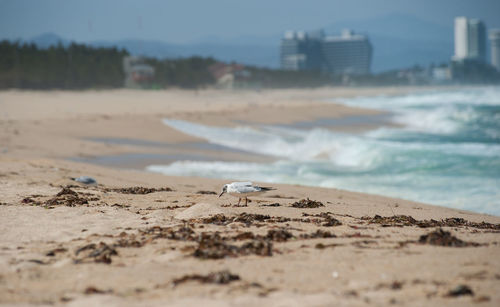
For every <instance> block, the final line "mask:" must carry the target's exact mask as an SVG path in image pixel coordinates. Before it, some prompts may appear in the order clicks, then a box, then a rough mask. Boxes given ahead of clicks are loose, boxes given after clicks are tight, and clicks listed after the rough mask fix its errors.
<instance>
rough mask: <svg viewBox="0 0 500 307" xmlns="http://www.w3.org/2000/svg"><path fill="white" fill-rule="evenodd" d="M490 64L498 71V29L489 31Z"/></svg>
mask: <svg viewBox="0 0 500 307" xmlns="http://www.w3.org/2000/svg"><path fill="white" fill-rule="evenodd" d="M490 41H491V65H493V66H495V68H496V69H497V70H498V71H500V29H494V30H491V31H490Z"/></svg>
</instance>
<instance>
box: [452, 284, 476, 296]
mask: <svg viewBox="0 0 500 307" xmlns="http://www.w3.org/2000/svg"><path fill="white" fill-rule="evenodd" d="M462 295H470V296H473V295H474V291H472V289H471V288H470V287H469V286H467V285H459V286H457V287H456V288H454V289H451V290H450V291H449V292H448V294H447V295H446V296H448V297H457V296H462Z"/></svg>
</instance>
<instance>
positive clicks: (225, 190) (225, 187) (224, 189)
mask: <svg viewBox="0 0 500 307" xmlns="http://www.w3.org/2000/svg"><path fill="white" fill-rule="evenodd" d="M224 193H227V184H225V185H224V186H223V187H222V192H220V194H219V197H221V196H222V194H224Z"/></svg>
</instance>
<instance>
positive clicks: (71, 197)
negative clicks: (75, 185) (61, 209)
mask: <svg viewBox="0 0 500 307" xmlns="http://www.w3.org/2000/svg"><path fill="white" fill-rule="evenodd" d="M99 199H100V198H99V197H97V196H96V195H93V194H89V193H78V192H75V191H74V190H71V189H70V188H68V187H64V188H63V189H62V190H61V191H60V192H59V193H57V194H56V195H55V196H54V197H52V198H50V199H48V200H46V201H45V202H43V203H42V204H43V206H45V207H46V208H54V207H55V206H68V207H76V206H81V205H87V204H88V203H89V202H90V201H97V200H99ZM23 201H24V200H23Z"/></svg>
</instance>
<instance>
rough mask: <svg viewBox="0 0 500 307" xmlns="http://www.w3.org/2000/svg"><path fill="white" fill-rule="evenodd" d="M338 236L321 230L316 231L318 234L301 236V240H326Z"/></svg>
mask: <svg viewBox="0 0 500 307" xmlns="http://www.w3.org/2000/svg"><path fill="white" fill-rule="evenodd" d="M336 237H337V236H336V235H334V234H333V233H331V232H329V231H324V230H321V229H318V230H316V232H313V233H309V234H301V235H300V238H301V239H318V238H321V239H324V238H336Z"/></svg>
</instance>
